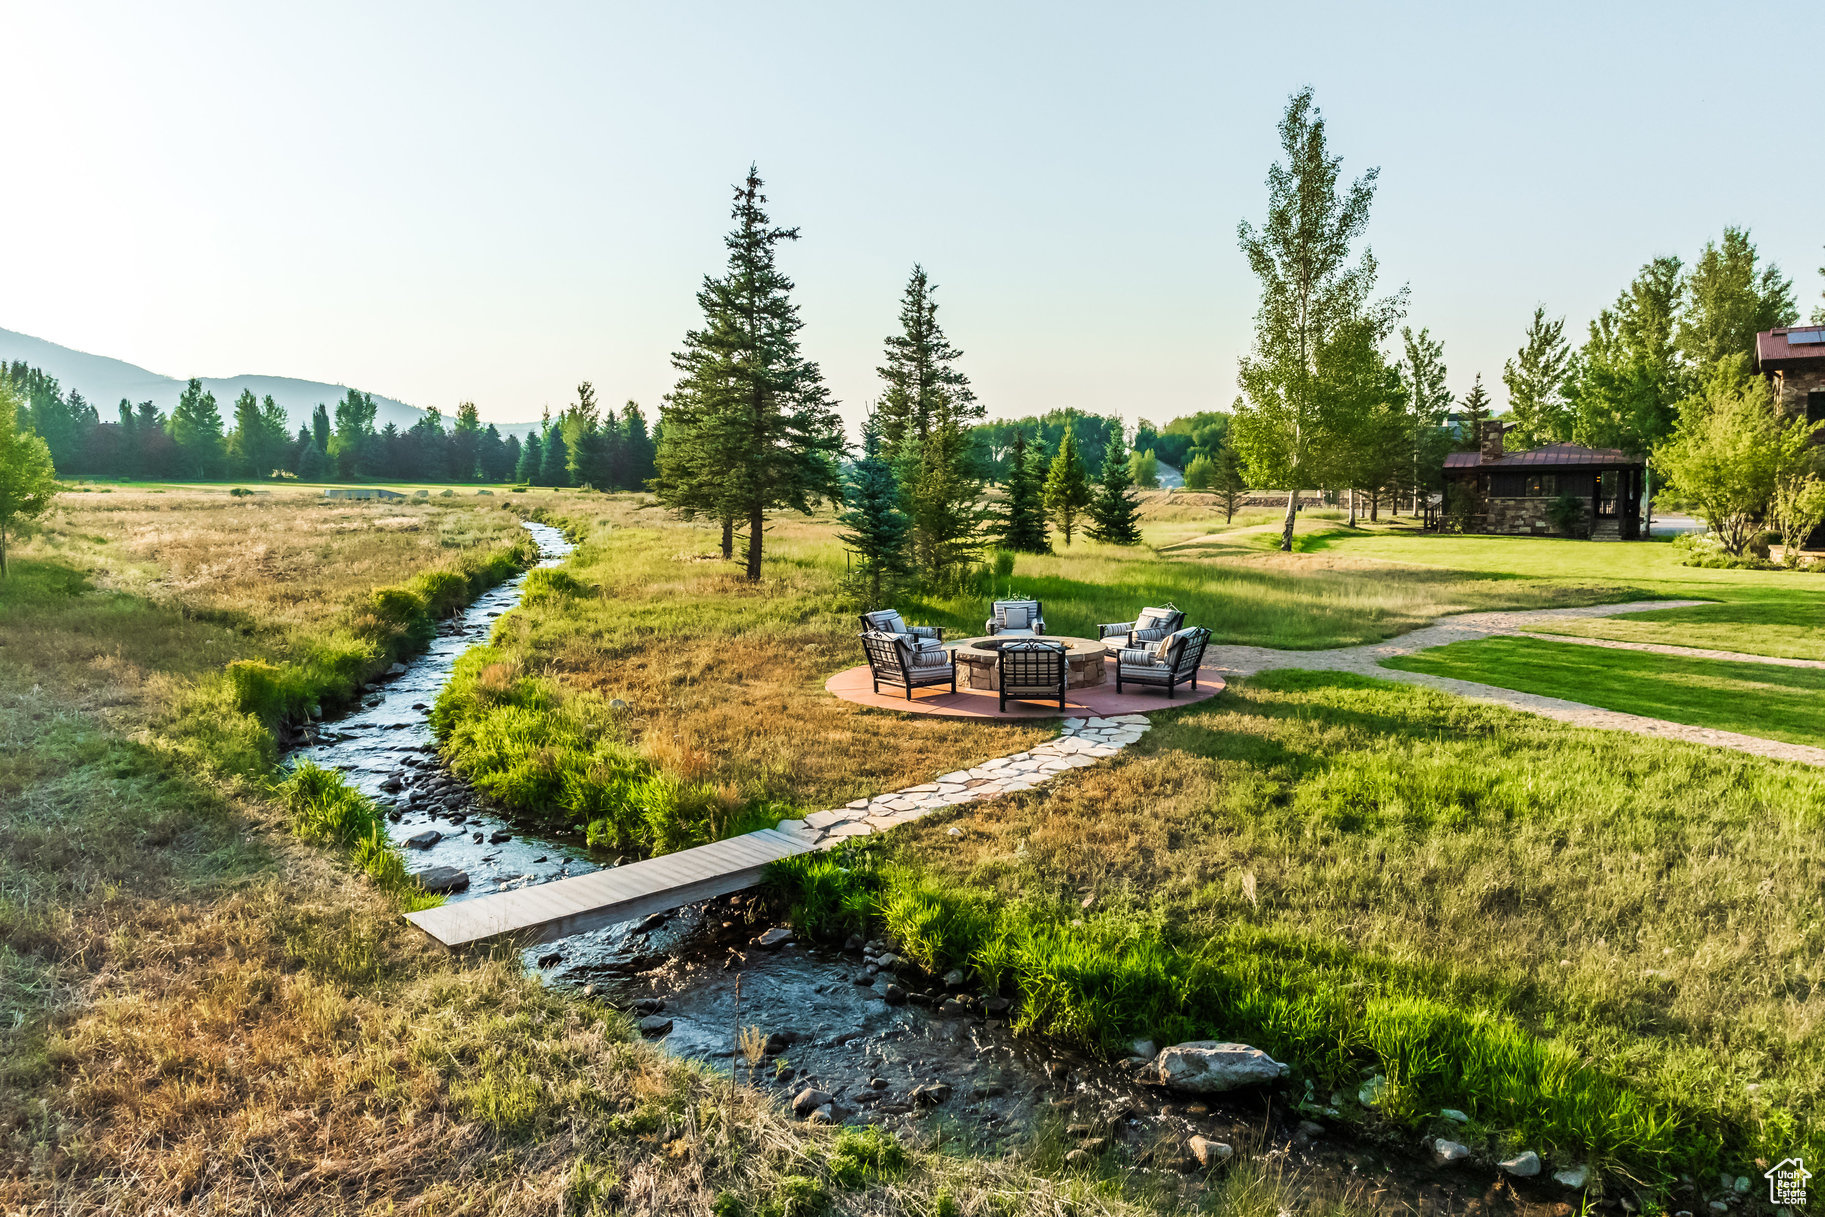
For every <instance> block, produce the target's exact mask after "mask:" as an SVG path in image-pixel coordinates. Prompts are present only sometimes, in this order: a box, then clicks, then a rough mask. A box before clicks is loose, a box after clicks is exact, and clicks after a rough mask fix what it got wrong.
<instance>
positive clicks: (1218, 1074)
mask: <svg viewBox="0 0 1825 1217" xmlns="http://www.w3.org/2000/svg"><path fill="white" fill-rule="evenodd" d="M1158 1068H1159V1079H1160V1081H1161V1082H1162V1083H1164V1084H1165V1085H1167V1086H1170V1087H1172V1088H1173V1089H1174V1090H1183V1091H1188V1092H1190V1093H1192V1094H1221V1093H1222V1092H1224V1091H1226V1090H1237V1089H1240V1088H1241V1087H1244V1086H1258V1085H1261V1084H1263V1083H1266V1082H1277V1081H1279V1080H1280V1079H1281V1078H1283V1077H1285V1076H1286V1075H1287V1073H1288V1072H1290V1070H1289V1069H1288V1067H1287V1066H1285V1065H1283V1064H1281V1063H1280V1062H1279V1061H1276V1060H1275V1059H1274V1058H1273V1057H1271V1056H1269V1055H1268V1054H1267V1053H1265V1052H1263V1051H1261V1049H1259V1048H1252V1047H1250V1046H1249V1045H1247V1044H1231V1043H1223V1042H1219V1041H1217V1040H1193V1041H1191V1042H1189V1043H1184V1044H1173V1045H1172V1046H1171V1047H1169V1048H1167V1049H1166V1050H1165V1051H1163V1052H1161V1053H1160V1056H1159V1065H1158Z"/></svg>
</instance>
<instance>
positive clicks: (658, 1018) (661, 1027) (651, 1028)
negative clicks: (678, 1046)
mask: <svg viewBox="0 0 1825 1217" xmlns="http://www.w3.org/2000/svg"><path fill="white" fill-rule="evenodd" d="M671 1029H672V1020H671V1019H669V1018H667V1017H666V1016H665V1015H663V1014H649V1015H647V1016H646V1017H645V1018H643V1019H641V1020H640V1034H641V1035H665V1034H666V1033H668V1032H669V1031H671Z"/></svg>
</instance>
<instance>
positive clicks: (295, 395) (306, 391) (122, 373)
mask: <svg viewBox="0 0 1825 1217" xmlns="http://www.w3.org/2000/svg"><path fill="white" fill-rule="evenodd" d="M16 360H18V361H23V362H25V363H28V364H30V365H31V366H32V367H35V368H38V369H40V370H41V371H43V372H45V373H47V374H49V375H51V376H55V377H56V378H57V381H58V383H59V384H61V385H62V386H63V387H64V390H65V391H66V392H67V391H68V390H70V389H75V390H76V391H77V392H79V393H81V394H82V395H83V397H84V398H86V399H87V400H88V402H89V404H90V405H92V406H94V407H95V408H96V410H98V411H99V412H100V413H101V417H102V421H103V422H112V421H113V419H114V408H115V406H117V405H118V404H119V403H120V399H121V398H123V397H124V398H126V399H127V400H129V401H131V402H133V403H134V404H135V405H137V404H138V403H140V402H142V401H151V402H154V403H156V404H157V406H158V408H159V409H161V410H163V411H164V412H165V413H167V414H169V413H170V412H171V407H173V406H175V405H176V404H177V399H178V395H179V394H181V393H182V392H183V391H184V386H185V385H186V384H187V383H189V382H188V381H187V380H185V379H181V378H179V377H175V376H161V375H160V374H158V373H157V372H149V371H147V370H146V369H145V368H142V367H139V366H138V365H137V364H131V363H127V362H126V361H124V360H120V359H110V358H109V357H108V356H106V355H91V354H89V353H88V352H86V351H77V350H72V349H71V348H70V347H66V346H59V345H58V344H57V343H55V342H47V341H45V340H44V339H42V338H34V337H32V336H31V335H30V334H20V333H17V332H15V331H13V330H7V329H0V363H12V362H14V361H16ZM199 379H200V380H201V381H202V382H203V388H205V389H207V390H208V391H209V392H211V393H214V394H215V400H216V406H217V408H218V409H220V410H221V412H222V421H223V423H224V424H229V423H231V422H232V418H231V415H232V413H233V406H234V400H235V398H237V397H239V396H240V395H241V390H242V389H252V390H253V395H254V396H255V397H259V398H265V397H266V396H267V395H268V394H270V395H271V396H272V399H273V400H274V401H276V402H278V403H279V405H280V406H282V407H283V408H284V410H285V417H286V421H287V422H288V423H289V425H290V427H291V429H292V430H293V431H294V432H296V431H297V430H298V428H299V427H303V426H307V425H309V423H310V417H311V411H312V410H314V409H316V408H317V403H318V402H322V403H323V404H324V405H326V406H328V407H329V408H330V411H331V413H332V414H333V413H334V412H335V409H336V402H337V401H338V400H340V399H341V398H342V396H343V395H344V394H345V393H347V392H348V390H349V386H347V385H333V384H328V383H325V382H323V381H319V380H299V379H297V378H296V377H292V376H229V377H216V376H204V377H200V378H199ZM365 391H366V390H363V392H365ZM373 398H374V413H375V419H374V425H375V426H376V427H385V426H386V425H387V424H388V423H392V424H394V425H395V426H397V427H398V428H399V429H400V430H401V431H404V430H405V429H406V428H408V427H410V426H411V425H412V424H413V423H415V422H417V421H418V420H419V419H421V418H423V417H424V415H425V411H424V410H421V409H419V408H418V407H417V406H410V405H407V404H406V403H405V402H403V401H400V400H398V399H397V398H392V397H383V396H382V395H380V394H379V393H375V394H373ZM453 413H454V411H453V410H447V411H445V412H444V420H445V423H446V425H447V424H448V422H449V419H450V416H451V415H452V414H453ZM538 425H539V424H538V423H535V422H526V423H495V424H494V426H495V427H496V428H497V429H498V430H499V431H500V433H501V434H502V435H503V436H506V435H522V436H523V435H525V434H526V433H527V432H529V431H532V430H534V429H536V428H537V427H538Z"/></svg>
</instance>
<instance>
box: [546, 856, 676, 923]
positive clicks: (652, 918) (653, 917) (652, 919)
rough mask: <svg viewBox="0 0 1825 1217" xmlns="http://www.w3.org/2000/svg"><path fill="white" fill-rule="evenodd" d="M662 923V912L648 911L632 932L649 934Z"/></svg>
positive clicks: (663, 921) (663, 919)
mask: <svg viewBox="0 0 1825 1217" xmlns="http://www.w3.org/2000/svg"><path fill="white" fill-rule="evenodd" d="M540 861H544V859H542V858H541V859H540ZM664 924H665V914H664V913H650V914H648V915H647V916H645V917H642V918H641V919H640V924H639V925H637V926H635V927H634V933H636V934H650V933H652V932H653V931H654V930H656V929H658V928H659V927H660V926H662V925H664Z"/></svg>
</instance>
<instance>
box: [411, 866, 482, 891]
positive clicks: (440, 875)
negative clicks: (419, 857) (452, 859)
mask: <svg viewBox="0 0 1825 1217" xmlns="http://www.w3.org/2000/svg"><path fill="white" fill-rule="evenodd" d="M412 877H413V878H414V879H416V880H418V884H419V886H420V887H422V888H424V889H425V890H426V891H427V892H439V893H443V892H460V891H462V890H463V889H464V888H466V887H468V886H469V872H468V871H462V870H458V869H456V867H454V866H433V867H430V868H429V869H427V870H421V871H414V872H413V873H412Z"/></svg>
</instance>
